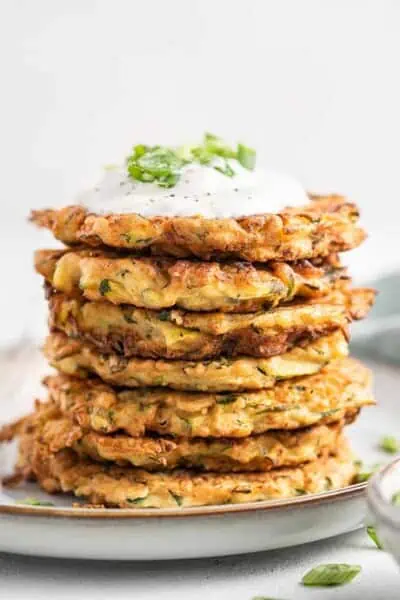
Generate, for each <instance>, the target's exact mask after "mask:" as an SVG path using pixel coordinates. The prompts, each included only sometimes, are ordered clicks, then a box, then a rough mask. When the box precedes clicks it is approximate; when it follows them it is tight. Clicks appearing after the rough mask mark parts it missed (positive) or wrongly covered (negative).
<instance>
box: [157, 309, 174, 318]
mask: <svg viewBox="0 0 400 600" xmlns="http://www.w3.org/2000/svg"><path fill="white" fill-rule="evenodd" d="M170 316H171V314H170V311H169V310H162V311H160V312H159V313H158V320H159V321H169V320H170Z"/></svg>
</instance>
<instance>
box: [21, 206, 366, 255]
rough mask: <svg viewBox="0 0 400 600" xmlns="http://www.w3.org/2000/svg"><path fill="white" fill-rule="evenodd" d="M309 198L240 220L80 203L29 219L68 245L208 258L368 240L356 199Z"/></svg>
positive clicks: (333, 248)
mask: <svg viewBox="0 0 400 600" xmlns="http://www.w3.org/2000/svg"><path fill="white" fill-rule="evenodd" d="M311 200H312V201H311V202H310V204H307V205H306V206H304V207H301V208H286V209H285V210H284V211H282V212H281V213H280V214H268V213H266V214H263V215H256V216H249V217H241V218H237V219H205V218H203V217H201V216H197V217H151V218H145V217H142V216H140V215H137V214H134V213H132V214H110V215H96V214H93V213H89V212H88V211H86V210H85V209H84V208H83V207H81V206H69V207H66V208H63V209H61V210H51V209H49V210H37V211H33V212H32V215H31V220H32V221H33V222H34V223H36V224H37V225H39V226H41V227H46V228H48V229H50V230H51V231H52V233H53V234H54V235H55V237H56V238H57V239H59V240H61V241H63V242H65V243H66V244H85V245H89V246H103V245H105V246H109V247H112V248H123V249H126V250H133V251H138V250H145V249H147V250H150V251H151V252H153V253H154V254H160V255H164V256H165V255H170V256H171V255H172V256H177V257H193V256H195V257H198V258H202V259H206V260H210V259H213V258H219V259H221V258H224V259H225V258H234V259H243V260H249V261H253V262H254V261H260V262H265V261H269V260H290V261H293V260H298V259H303V258H313V257H316V256H327V255H329V254H331V253H333V252H342V251H344V250H350V249H351V248H354V247H356V246H358V245H359V244H360V243H361V242H362V241H363V240H364V238H365V233H364V231H363V230H362V229H360V228H359V227H358V225H357V221H358V217H359V213H358V209H357V206H356V205H355V204H352V203H350V202H348V201H347V200H346V199H345V198H343V197H341V196H335V195H332V196H326V197H322V196H320V197H318V196H311ZM267 204H268V203H267V202H266V208H268V206H267ZM244 209H245V207H244Z"/></svg>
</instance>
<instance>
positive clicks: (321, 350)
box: [44, 331, 348, 392]
mask: <svg viewBox="0 0 400 600" xmlns="http://www.w3.org/2000/svg"><path fill="white" fill-rule="evenodd" d="M44 351H45V356H46V358H47V359H48V360H49V362H50V364H51V365H52V366H53V367H55V368H56V369H58V370H59V371H61V372H62V373H66V374H67V375H75V376H77V377H83V378H85V377H88V376H89V375H90V374H95V375H98V376H99V377H100V378H101V379H103V381H105V382H107V383H111V384H114V385H118V386H126V387H133V388H136V387H155V386H156V387H171V388H173V389H177V390H193V391H211V392H212V391H213V392H224V391H241V390H258V389H263V388H269V387H272V386H273V385H275V383H276V382H277V381H279V380H281V379H289V378H291V377H299V376H301V375H312V374H313V373H317V372H318V371H320V370H321V369H322V368H323V367H324V366H325V365H326V364H327V363H328V362H329V361H331V360H334V359H336V358H343V357H345V356H347V353H348V344H347V341H346V339H345V337H344V335H343V333H342V332H341V331H337V332H335V333H333V334H331V335H328V336H325V337H322V338H319V339H318V340H316V341H313V342H311V343H310V344H308V345H307V346H305V347H304V348H302V347H300V346H297V347H296V348H293V349H292V350H290V351H289V352H286V353H285V354H281V355H279V356H272V357H270V358H249V357H239V358H236V359H228V358H225V357H222V358H219V359H215V360H210V361H202V362H192V361H183V360H175V361H171V360H170V361H169V360H162V359H158V360H153V359H150V358H148V359H145V358H142V359H140V358H130V359H129V358H125V357H123V356H118V355H117V354H108V355H105V354H101V353H99V352H98V351H97V350H96V349H94V348H93V347H92V346H90V345H89V344H82V343H81V342H79V341H78V340H73V339H70V338H68V337H67V336H66V335H65V334H63V333H53V334H51V335H50V336H49V337H48V338H47V340H46V344H45V348H44Z"/></svg>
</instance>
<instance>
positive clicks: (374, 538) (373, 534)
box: [367, 525, 383, 550]
mask: <svg viewBox="0 0 400 600" xmlns="http://www.w3.org/2000/svg"><path fill="white" fill-rule="evenodd" d="M367 533H368V535H369V537H370V538H371V540H372V541H373V542H374V544H375V546H376V547H377V548H379V550H383V546H382V544H381V542H380V541H379V538H378V535H377V533H376V529H375V527H372V525H369V526H368V527H367Z"/></svg>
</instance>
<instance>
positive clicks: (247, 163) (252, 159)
mask: <svg viewBox="0 0 400 600" xmlns="http://www.w3.org/2000/svg"><path fill="white" fill-rule="evenodd" d="M237 159H238V161H239V162H240V164H241V165H242V167H244V168H245V169H248V170H249V171H252V170H253V169H254V167H255V166H256V151H255V150H253V149H252V148H248V147H247V146H244V145H243V144H238V151H237Z"/></svg>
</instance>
